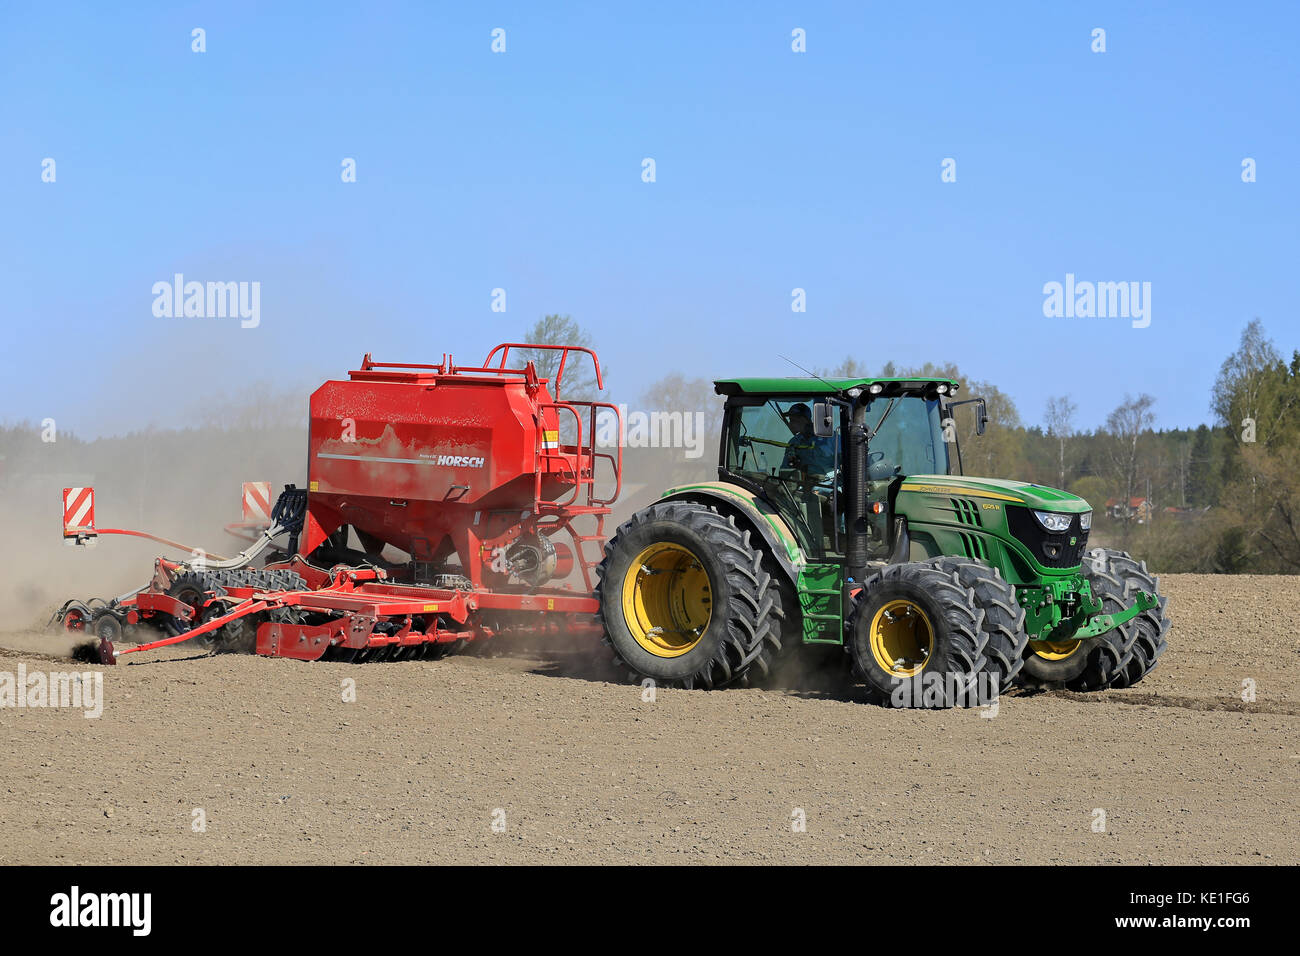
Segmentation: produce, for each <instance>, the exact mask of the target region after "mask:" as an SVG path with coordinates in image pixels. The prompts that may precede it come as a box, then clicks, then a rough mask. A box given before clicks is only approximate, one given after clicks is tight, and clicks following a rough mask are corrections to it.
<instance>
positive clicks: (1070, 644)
mask: <svg viewBox="0 0 1300 956" xmlns="http://www.w3.org/2000/svg"><path fill="white" fill-rule="evenodd" d="M1082 643H1083V641H1030V642H1029V648H1030V650H1032V651H1033V652H1034V653H1035V654H1037V655H1038V656H1039V657H1041V658H1043V660H1047V661H1063V660H1065V659H1066V658H1067V657H1069V656H1070V655H1072V654H1073V653H1074V652H1075V651H1077V650H1078V649H1079V645H1080V644H1082Z"/></svg>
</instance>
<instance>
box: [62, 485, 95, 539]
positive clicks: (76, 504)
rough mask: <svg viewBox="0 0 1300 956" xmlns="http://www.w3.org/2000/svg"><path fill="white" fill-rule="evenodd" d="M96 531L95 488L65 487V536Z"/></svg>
mask: <svg viewBox="0 0 1300 956" xmlns="http://www.w3.org/2000/svg"><path fill="white" fill-rule="evenodd" d="M94 533H95V489H94V488H64V489H63V536H64V537H65V538H75V537H77V536H78V535H84V534H94Z"/></svg>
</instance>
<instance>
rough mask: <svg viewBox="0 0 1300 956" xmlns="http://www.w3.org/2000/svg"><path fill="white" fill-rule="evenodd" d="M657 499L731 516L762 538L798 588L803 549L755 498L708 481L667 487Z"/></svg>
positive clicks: (782, 521) (778, 518) (775, 515)
mask: <svg viewBox="0 0 1300 956" xmlns="http://www.w3.org/2000/svg"><path fill="white" fill-rule="evenodd" d="M659 500H660V501H692V502H695V503H697V504H702V505H709V506H712V507H714V508H717V509H718V511H720V512H721V513H723V514H726V515H731V516H732V517H734V518H735V519H736V523H737V524H739V525H741V526H742V527H744V528H747V529H748V530H749V531H750V532H752V533H754V534H757V535H758V536H759V537H760V538H762V539H763V542H764V543H765V544H766V545H767V550H768V551H769V552H770V553H771V555H772V557H773V558H774V559H775V560H776V563H777V565H778V566H779V567H780V568H781V571H782V573H784V574H785V576H786V578H788V579H789V581H790V584H791V585H793V586H794V587H795V588H798V586H799V572H800V571H801V570H802V569H803V567H804V565H805V564H806V563H807V562H806V559H805V556H804V553H803V549H802V548H800V547H799V543H798V540H797V539H796V538H795V536H794V532H793V531H792V530H791V529H790V526H789V525H788V524H787V523H786V521H785V519H784V518H782V517H781V515H780V514H779V513H778V512H777V511H776V510H775V509H774V508H772V506H771V505H769V504H768V503H767V502H766V501H764V500H763V499H762V498H760V497H759V496H758V495H755V494H753V493H752V492H750V491H747V490H745V489H744V488H741V487H739V486H737V485H732V484H728V483H727V482H723V481H709V482H702V483H700V484H697V485H683V486H681V487H679V488H669V489H668V490H667V491H666V492H664V494H663V495H662V496H661V497H660V499H659Z"/></svg>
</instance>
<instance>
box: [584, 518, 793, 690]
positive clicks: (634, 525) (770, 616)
mask: <svg viewBox="0 0 1300 956" xmlns="http://www.w3.org/2000/svg"><path fill="white" fill-rule="evenodd" d="M652 562H653V563H652ZM634 563H635V564H636V567H634ZM596 573H597V578H598V582H597V585H596V598H597V600H598V601H599V602H600V613H599V617H600V621H601V624H602V625H603V627H604V631H605V636H604V638H603V640H604V642H605V644H606V645H607V646H608V647H609V648H610V649H611V650H612V651H613V653H614V657H615V663H616V664H617V665H618V666H619V667H620V668H621V669H625V670H627V671H628V672H630V673H629V676H630V677H631V678H632V679H633V680H640V679H643V678H647V677H648V678H650V679H652V680H653V681H655V682H656V683H657V684H659V685H661V686H669V687H682V688H686V689H693V688H702V689H705V690H711V689H713V688H717V687H725V686H726V685H728V684H733V683H736V682H738V681H740V680H742V679H743V678H744V677H745V676H746V674H747V672H748V671H749V670H750V668H751V667H752V666H753V664H754V662H755V661H756V660H758V658H759V657H760V656H761V655H763V654H764V652H765V651H766V652H768V653H772V652H774V651H777V650H779V649H780V648H781V647H782V646H783V641H782V636H781V624H782V618H781V611H780V609H779V608H778V606H777V605H778V601H777V597H778V595H777V591H776V587H775V585H774V582H773V579H772V575H771V574H770V573H769V572H768V571H767V570H766V568H765V567H764V554H763V551H762V550H761V549H759V548H756V547H755V546H754V545H752V544H751V539H750V533H749V531H747V530H745V529H742V528H741V527H739V526H738V525H737V524H736V520H735V518H733V517H731V516H729V515H723V514H721V513H720V512H719V511H718V510H716V509H715V508H712V507H709V506H707V505H702V504H696V503H694V502H686V501H667V502H661V503H659V504H654V505H650V506H649V507H648V508H645V509H643V510H641V511H638V512H637V513H636V514H634V515H633V516H632V517H631V518H629V519H628V520H627V521H626V522H624V523H623V525H622V526H620V527H619V529H618V531H617V533H616V534H615V535H614V537H613V538H611V539H610V540H609V542H608V543H607V544H606V545H605V555H604V558H603V559H602V560H601V562H600V566H599V567H598V568H597V572H596ZM660 575H667V577H666V578H662V579H660V578H659V576H660ZM661 582H662V583H661ZM625 597H626V598H627V601H625V600H624V598H625ZM626 608H631V609H632V615H633V617H632V620H629V619H628V613H627V610H626ZM661 645H662V646H661Z"/></svg>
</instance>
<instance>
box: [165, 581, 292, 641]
mask: <svg viewBox="0 0 1300 956" xmlns="http://www.w3.org/2000/svg"><path fill="white" fill-rule="evenodd" d="M226 588H257V589H258V590H262V591H305V590H307V582H306V581H305V580H303V578H302V576H301V575H300V574H298V572H296V571H286V570H282V569H281V570H273V571H267V570H257V569H255V568H238V569H236V570H233V571H231V570H207V571H184V572H182V573H180V574H178V575H177V576H176V577H175V578H174V579H173V580H172V583H171V586H170V587H169V588H168V589H167V594H168V595H169V596H170V597H174V598H176V599H177V600H178V601H183V602H184V603H186V604H188V605H190V607H191V608H193V609H194V612H195V621H198V620H199V617H200V615H201V613H202V605H203V602H204V600H205V594H206V593H207V592H208V591H212V592H215V593H216V594H217V595H222V594H224V593H225V590H226ZM211 613H212V612H211V611H209V614H208V615H207V617H208V619H211ZM256 631H257V628H256V627H255V626H254V622H253V621H251V620H249V619H248V618H241V619H240V620H238V621H232V622H231V623H229V624H227V625H226V626H225V627H222V628H219V629H217V630H216V631H208V632H207V633H206V634H200V635H199V636H198V637H196V638H194V643H195V644H197V645H198V646H199V647H202V648H205V649H207V650H223V651H234V652H237V653H252V651H253V650H254V649H255V646H256V641H257V638H256Z"/></svg>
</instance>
